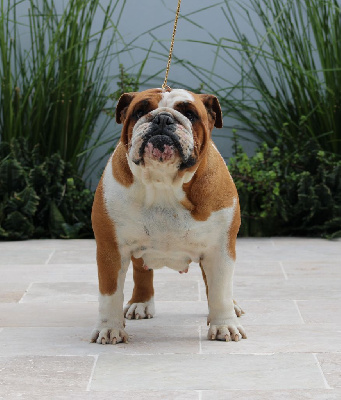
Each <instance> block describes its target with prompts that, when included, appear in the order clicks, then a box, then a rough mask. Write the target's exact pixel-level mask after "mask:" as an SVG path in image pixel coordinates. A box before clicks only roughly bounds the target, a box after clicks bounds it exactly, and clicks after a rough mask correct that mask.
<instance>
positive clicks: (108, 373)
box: [91, 343, 325, 391]
mask: <svg viewBox="0 0 341 400" xmlns="http://www.w3.org/2000/svg"><path fill="white" fill-rule="evenodd" d="M231 344H232V345H234V344H235V343H231ZM118 366H119V368H118ZM194 368H195V373H193V372H192V371H193V369H194ZM140 373H141V379H138V378H136V377H137V376H138V375H139V374H140ZM127 386H129V387H130V388H131V389H134V390H146V389H151V390H171V389H173V388H175V387H176V388H178V389H181V390H195V389H196V390H204V389H207V390H209V389H225V390H242V389H249V390H257V389H258V390H259V389H262V388H264V387H266V388H267V389H268V390H280V389H300V388H306V389H323V388H324V387H325V384H324V381H323V378H322V376H321V374H320V371H319V370H318V369H317V368H316V360H315V359H314V357H313V355H312V354H275V355H272V354H271V355H265V354H262V355H254V354H247V355H244V354H230V355H229V356H228V357H226V356H225V355H220V354H204V355H203V354H190V355H188V356H186V357H184V356H183V355H179V354H169V355H167V357H165V356H164V355H160V354H153V355H144V356H140V355H118V354H117V355H115V356H114V357H113V356H112V355H108V354H101V355H100V356H99V358H98V361H97V364H96V369H95V374H94V376H93V379H92V383H91V389H92V390H108V391H112V390H115V389H121V390H123V389H124V388H126V387H127Z"/></svg>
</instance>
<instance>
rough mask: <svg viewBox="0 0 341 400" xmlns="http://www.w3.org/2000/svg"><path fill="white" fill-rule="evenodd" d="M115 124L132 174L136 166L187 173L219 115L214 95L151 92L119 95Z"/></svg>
mask: <svg viewBox="0 0 341 400" xmlns="http://www.w3.org/2000/svg"><path fill="white" fill-rule="evenodd" d="M116 121H117V122H118V123H123V128H122V136H121V141H122V142H123V144H124V145H125V146H126V150H127V154H128V162H129V165H130V166H131V168H132V170H133V171H132V172H133V173H134V171H136V168H137V167H138V168H142V169H146V168H154V169H157V168H161V167H162V169H163V168H164V167H171V169H174V170H177V171H186V170H190V169H192V168H195V165H196V164H197V163H198V161H199V160H200V158H201V156H202V154H203V153H204V152H205V149H206V146H207V143H208V139H209V137H210V134H211V131H212V129H213V126H216V127H218V128H220V127H221V126H222V115H221V109H220V105H219V102H218V100H217V98H216V97H215V96H212V95H198V94H194V93H191V92H189V91H186V90H183V89H174V90H171V91H163V90H162V89H150V90H146V91H144V92H139V93H126V94H124V95H122V96H121V98H120V100H119V102H118V105H117V108H116Z"/></svg>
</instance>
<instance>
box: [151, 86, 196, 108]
mask: <svg viewBox="0 0 341 400" xmlns="http://www.w3.org/2000/svg"><path fill="white" fill-rule="evenodd" d="M181 102H194V97H193V96H192V95H191V93H189V92H187V90H184V89H174V90H172V91H171V92H164V93H162V97H161V100H160V102H159V104H158V106H159V107H169V108H174V106H175V104H177V103H181Z"/></svg>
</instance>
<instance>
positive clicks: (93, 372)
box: [86, 354, 99, 392]
mask: <svg viewBox="0 0 341 400" xmlns="http://www.w3.org/2000/svg"><path fill="white" fill-rule="evenodd" d="M89 356H90V357H94V364H93V366H92V369H91V373H90V378H89V382H88V384H87V386H86V391H87V392H90V388H91V384H92V379H93V377H94V374H95V369H96V366H97V361H98V356H99V355H98V354H94V355H89Z"/></svg>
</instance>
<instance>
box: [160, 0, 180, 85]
mask: <svg viewBox="0 0 341 400" xmlns="http://www.w3.org/2000/svg"><path fill="white" fill-rule="evenodd" d="M180 4H181V0H178V7H177V9H176V15H175V21H174V28H173V34H172V41H171V45H170V49H169V55H168V62H167V67H166V76H165V80H164V82H163V85H162V89H163V90H171V88H170V87H169V86H168V85H167V79H168V73H169V67H170V63H171V60H172V54H173V47H174V38H175V33H176V27H177V25H178V18H179V12H180Z"/></svg>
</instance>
